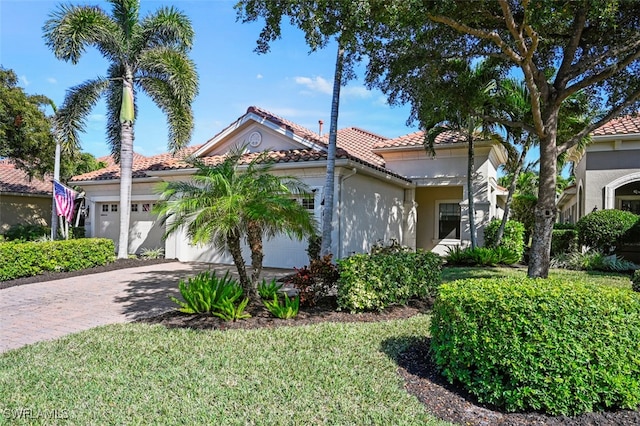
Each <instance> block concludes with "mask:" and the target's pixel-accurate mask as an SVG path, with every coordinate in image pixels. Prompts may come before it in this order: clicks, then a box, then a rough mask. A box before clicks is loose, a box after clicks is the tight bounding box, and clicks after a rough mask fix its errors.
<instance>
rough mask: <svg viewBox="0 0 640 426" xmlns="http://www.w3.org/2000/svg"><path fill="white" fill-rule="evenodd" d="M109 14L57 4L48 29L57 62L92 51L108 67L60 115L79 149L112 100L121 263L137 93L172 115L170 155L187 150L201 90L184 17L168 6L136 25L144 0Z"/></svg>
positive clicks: (116, 1)
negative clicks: (91, 119) (96, 111)
mask: <svg viewBox="0 0 640 426" xmlns="http://www.w3.org/2000/svg"><path fill="white" fill-rule="evenodd" d="M109 3H111V6H112V11H111V15H108V14H107V13H106V12H104V11H103V10H102V9H101V8H100V7H98V6H66V5H64V6H59V8H58V10H57V11H55V12H54V13H52V14H51V16H50V19H49V20H47V22H46V23H45V25H44V28H43V29H44V38H45V40H46V43H47V46H49V48H50V49H51V50H52V51H53V53H54V54H55V56H56V57H57V58H58V59H62V60H64V61H71V62H72V63H73V64H76V63H77V62H78V60H79V59H80V56H81V55H82V53H83V52H84V51H85V49H86V48H87V47H95V48H97V49H98V50H99V51H100V53H101V54H102V55H103V56H104V57H105V58H106V59H107V60H108V61H109V67H108V69H107V75H106V77H97V78H95V79H92V80H87V81H85V82H84V83H81V84H79V85H77V86H75V87H72V88H71V89H70V90H69V91H68V92H67V96H66V98H65V100H64V103H63V105H62V107H61V109H60V110H59V111H58V116H59V118H60V121H59V124H60V130H61V135H60V137H61V138H62V139H63V140H68V141H71V142H72V143H76V144H77V141H78V132H80V131H83V130H84V127H85V124H86V123H85V120H86V117H87V116H88V114H89V112H90V111H91V109H92V108H93V107H94V106H95V104H96V103H97V102H98V100H99V99H100V97H101V96H105V98H106V101H107V141H108V143H109V145H110V147H111V152H112V154H113V156H114V158H115V159H116V161H119V163H120V205H121V209H120V211H121V213H120V215H121V216H120V236H119V242H118V258H126V257H127V256H128V247H129V217H130V211H129V208H128V206H129V205H130V204H131V203H130V201H131V179H132V176H131V174H132V164H133V140H134V123H135V111H136V110H137V108H136V90H138V89H141V90H142V91H144V92H145V93H147V94H148V95H149V96H150V97H151V99H152V100H153V102H154V103H155V104H156V105H158V107H159V108H160V109H161V110H162V111H163V112H164V113H165V114H166V115H167V123H168V127H169V141H168V143H169V149H170V150H171V151H172V152H176V151H178V150H179V149H180V148H182V147H184V146H185V145H187V144H188V142H189V140H190V138H191V131H192V129H193V113H192V110H191V102H192V101H193V99H194V97H195V95H196V94H197V91H198V76H197V73H196V71H195V65H194V63H193V62H192V61H191V60H190V59H189V57H188V56H187V53H188V51H189V50H190V49H191V47H192V42H193V29H192V27H191V22H190V21H189V19H188V18H187V17H186V15H184V14H183V13H181V12H179V11H177V10H176V9H174V8H173V7H164V8H161V9H159V10H157V11H156V12H154V13H151V14H149V15H148V16H147V17H145V18H144V19H142V20H140V19H139V13H140V2H139V0H110V1H109Z"/></svg>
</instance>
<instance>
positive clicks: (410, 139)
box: [374, 130, 465, 149]
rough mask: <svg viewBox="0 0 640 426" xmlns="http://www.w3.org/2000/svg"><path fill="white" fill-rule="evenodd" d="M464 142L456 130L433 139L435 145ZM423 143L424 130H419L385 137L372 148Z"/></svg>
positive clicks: (412, 145)
mask: <svg viewBox="0 0 640 426" xmlns="http://www.w3.org/2000/svg"><path fill="white" fill-rule="evenodd" d="M461 142H465V139H464V136H462V135H461V134H460V133H458V132H454V131H447V132H443V133H440V134H439V135H438V136H437V137H436V140H435V145H449V144H455V143H461ZM423 144H424V131H423V130H419V131H417V132H413V133H409V134H408V135H404V136H400V137H399V138H395V139H386V140H383V141H380V142H378V143H376V145H375V147H374V149H384V148H404V147H414V146H416V147H417V146H423Z"/></svg>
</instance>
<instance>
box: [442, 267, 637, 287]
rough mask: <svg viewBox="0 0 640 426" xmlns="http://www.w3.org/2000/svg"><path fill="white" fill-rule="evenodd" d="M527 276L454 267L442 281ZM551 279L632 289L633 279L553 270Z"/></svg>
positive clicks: (501, 270) (523, 272) (445, 272)
mask: <svg viewBox="0 0 640 426" xmlns="http://www.w3.org/2000/svg"><path fill="white" fill-rule="evenodd" d="M526 275H527V269H526V267H523V268H510V267H494V268H490V267H485V268H478V267H454V268H443V270H442V280H443V281H445V282H446V281H454V280H460V279H466V278H502V277H515V276H522V277H524V276H526ZM549 277H550V278H562V279H565V280H569V281H583V282H587V283H592V284H600V285H609V286H613V287H620V288H628V289H631V278H630V277H629V275H628V274H619V273H615V272H599V271H570V270H568V269H551V270H549Z"/></svg>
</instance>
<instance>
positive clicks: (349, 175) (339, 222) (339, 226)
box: [336, 167, 358, 260]
mask: <svg viewBox="0 0 640 426" xmlns="http://www.w3.org/2000/svg"><path fill="white" fill-rule="evenodd" d="M356 173H358V170H356V168H355V167H354V168H353V169H351V173H350V174H348V175H343V176H340V180H339V181H338V182H339V183H338V202H339V207H338V238H337V240H338V258H337V259H342V185H343V184H344V181H345V180H347V179H349V178H350V177H353V176H354V175H355V174H356ZM337 259H336V260H337Z"/></svg>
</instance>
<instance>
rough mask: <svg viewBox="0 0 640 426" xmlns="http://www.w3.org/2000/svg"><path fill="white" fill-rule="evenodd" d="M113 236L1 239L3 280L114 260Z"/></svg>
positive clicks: (0, 254) (0, 260) (82, 267)
mask: <svg viewBox="0 0 640 426" xmlns="http://www.w3.org/2000/svg"><path fill="white" fill-rule="evenodd" d="M114 253H115V246H114V243H113V241H112V240H108V239H104V238H86V239H79V240H68V241H45V242H41V243H37V242H13V241H10V242H3V243H0V281H7V280H12V279H16V278H21V277H28V276H32V275H37V274H40V273H42V272H45V271H55V272H58V271H77V270H79V269H85V268H91V267H94V266H99V265H106V264H107V263H109V262H113V261H114V260H115V255H114Z"/></svg>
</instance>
